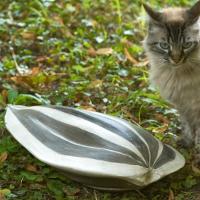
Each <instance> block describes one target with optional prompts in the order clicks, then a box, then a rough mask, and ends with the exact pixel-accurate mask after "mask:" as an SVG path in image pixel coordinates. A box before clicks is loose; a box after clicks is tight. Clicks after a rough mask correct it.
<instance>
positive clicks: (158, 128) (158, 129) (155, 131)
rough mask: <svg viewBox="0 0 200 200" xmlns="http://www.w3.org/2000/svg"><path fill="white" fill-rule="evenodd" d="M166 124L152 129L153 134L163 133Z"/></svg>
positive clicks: (166, 126)
mask: <svg viewBox="0 0 200 200" xmlns="http://www.w3.org/2000/svg"><path fill="white" fill-rule="evenodd" d="M168 126H169V125H168V124H164V125H163V126H160V127H157V128H154V129H153V132H154V133H164V132H165V131H166V130H167V129H168Z"/></svg>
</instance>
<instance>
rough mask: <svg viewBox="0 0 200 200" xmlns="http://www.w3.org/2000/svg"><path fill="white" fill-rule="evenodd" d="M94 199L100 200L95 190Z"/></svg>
mask: <svg viewBox="0 0 200 200" xmlns="http://www.w3.org/2000/svg"><path fill="white" fill-rule="evenodd" d="M94 199H95V200H98V197H97V193H96V191H95V190H94Z"/></svg>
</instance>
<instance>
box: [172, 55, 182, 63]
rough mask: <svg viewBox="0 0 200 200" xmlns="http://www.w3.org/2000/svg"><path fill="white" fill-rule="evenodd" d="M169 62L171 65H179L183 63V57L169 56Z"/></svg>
mask: <svg viewBox="0 0 200 200" xmlns="http://www.w3.org/2000/svg"><path fill="white" fill-rule="evenodd" d="M170 62H171V63H172V64H180V63H182V62H183V57H182V56H181V54H179V53H175V54H172V55H171V56H170Z"/></svg>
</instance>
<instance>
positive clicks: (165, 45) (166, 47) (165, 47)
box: [159, 42, 169, 50]
mask: <svg viewBox="0 0 200 200" xmlns="http://www.w3.org/2000/svg"><path fill="white" fill-rule="evenodd" d="M159 45H160V48H161V49H164V50H167V49H169V44H168V43H167V42H161V43H159Z"/></svg>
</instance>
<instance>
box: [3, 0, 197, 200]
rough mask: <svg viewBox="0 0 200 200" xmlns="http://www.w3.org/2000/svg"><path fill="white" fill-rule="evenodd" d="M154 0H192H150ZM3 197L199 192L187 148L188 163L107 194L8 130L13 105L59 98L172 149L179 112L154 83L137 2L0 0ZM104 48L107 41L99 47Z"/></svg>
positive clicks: (172, 198)
mask: <svg viewBox="0 0 200 200" xmlns="http://www.w3.org/2000/svg"><path fill="white" fill-rule="evenodd" d="M150 2H151V3H152V4H153V5H154V6H155V7H157V8H159V7H162V6H163V5H165V6H166V5H188V4H189V3H191V1H189V0H180V1H176V2H174V1H172V0H165V1H156V0H152V1H150ZM0 11H1V12H0V48H1V51H0V110H1V113H0V199H17V200H22V199H24V200H53V199H56V200H62V199H63V200H71V199H79V200H110V199H112V200H136V199H137V200H138V199H140V200H187V199H188V200H192V199H194V200H196V199H198V198H200V196H199V192H198V191H199V190H200V179H199V174H198V173H195V170H192V162H191V160H192V158H191V152H187V151H186V150H184V149H179V150H180V151H181V152H182V153H183V154H184V156H185V157H186V159H187V164H186V166H185V167H184V169H182V170H180V171H179V172H177V173H175V174H172V175H170V176H168V177H166V178H164V179H162V180H161V181H159V182H157V183H154V184H152V185H150V186H148V187H147V188H144V189H143V190H140V191H131V192H125V193H107V192H99V191H95V190H93V189H89V188H87V187H85V186H83V185H80V184H78V183H76V182H73V181H71V180H69V179H67V178H66V177H64V176H63V174H61V173H60V172H58V171H56V170H55V169H53V168H51V167H49V166H47V165H45V164H44V163H41V162H40V161H38V160H36V159H35V158H34V157H33V156H31V155H30V154H29V153H28V152H27V151H26V150H25V149H24V148H23V147H21V146H20V145H19V144H18V143H17V142H16V141H15V140H14V139H13V138H12V137H11V136H10V134H9V133H8V132H7V131H6V129H5V126H4V121H3V117H4V114H5V113H4V109H5V107H6V105H7V104H23V105H41V104H42V105H45V104H56V105H66V106H73V107H80V108H84V109H92V110H96V111H99V112H103V113H109V114H112V115H115V116H120V117H123V118H124V119H127V120H129V121H131V122H137V123H139V124H140V125H141V126H143V127H144V128H146V129H148V130H150V131H152V132H153V134H154V135H155V137H157V138H159V139H160V140H162V141H164V142H166V143H169V144H171V145H172V146H174V147H176V145H175V142H174V135H175V134H176V133H179V132H180V128H179V122H178V119H177V114H176V112H175V111H174V109H173V108H172V107H171V106H169V105H168V104H167V103H166V102H165V101H164V100H163V99H161V98H160V96H159V94H158V93H156V92H155V91H154V90H153V89H152V88H151V87H150V86H149V82H148V72H147V68H148V67H147V66H146V60H145V55H144V53H143V49H142V45H141V41H142V39H143V38H144V35H145V30H146V26H145V13H144V10H143V9H142V6H141V1H139V0H135V1H133V0H124V1H119V0H110V1H107V0H33V1H25V0H15V1H13V0H6V1H1V2H0ZM102 48H106V49H102Z"/></svg>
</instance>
